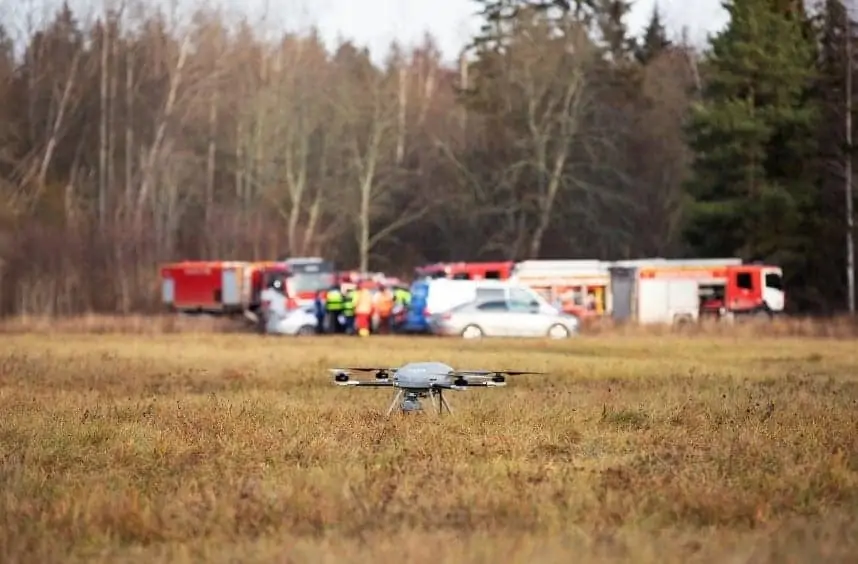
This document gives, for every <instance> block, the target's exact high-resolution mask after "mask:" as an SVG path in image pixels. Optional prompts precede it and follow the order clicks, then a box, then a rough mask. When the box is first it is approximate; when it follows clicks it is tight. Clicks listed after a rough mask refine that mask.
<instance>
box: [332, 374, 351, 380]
mask: <svg viewBox="0 0 858 564" xmlns="http://www.w3.org/2000/svg"><path fill="white" fill-rule="evenodd" d="M334 380H336V381H337V382H348V381H349V375H348V374H346V373H345V372H339V373H337V375H336V376H334Z"/></svg>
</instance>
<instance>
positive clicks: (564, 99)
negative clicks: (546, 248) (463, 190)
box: [508, 17, 594, 258]
mask: <svg viewBox="0 0 858 564" xmlns="http://www.w3.org/2000/svg"><path fill="white" fill-rule="evenodd" d="M559 25H562V27H563V30H562V31H563V33H562V35H561V36H560V37H553V36H552V35H553V34H552V32H551V27H550V25H549V23H548V22H547V21H546V20H539V19H537V20H536V21H535V22H532V23H530V25H529V26H528V27H529V29H527V30H522V31H521V32H520V33H521V34H522V35H521V39H520V40H518V41H516V42H515V44H514V45H513V47H512V48H511V49H510V51H509V53H510V54H509V57H510V59H511V61H510V66H511V69H510V72H509V74H508V77H509V78H508V80H509V83H508V86H509V88H510V92H511V93H512V94H513V95H514V96H520V100H521V104H522V106H523V108H522V109H523V114H524V122H525V127H526V131H527V137H526V138H525V140H523V141H522V145H523V148H524V156H523V159H524V160H526V161H527V163H528V169H529V172H530V174H529V175H528V177H529V178H531V179H532V180H533V185H532V186H531V191H530V195H531V197H532V198H533V200H534V204H535V208H536V210H535V211H536V214H535V226H534V229H533V230H532V234H531V235H530V236H529V239H530V241H529V243H528V255H529V256H530V257H531V258H537V257H538V256H539V252H540V249H541V246H542V239H543V237H544V236H545V232H546V230H547V229H548V226H549V224H550V222H551V219H552V216H553V215H554V206H555V203H556V201H557V199H558V197H559V194H560V192H561V191H562V190H564V189H567V188H573V187H574V186H575V178H574V170H575V165H574V163H572V162H570V160H571V159H572V158H573V156H574V155H573V154H572V152H571V151H572V149H573V147H574V146H575V145H576V144H578V145H580V144H581V142H582V141H583V142H584V143H586V142H587V140H586V139H582V137H583V136H585V135H586V132H585V131H584V126H583V122H584V119H583V116H584V112H586V111H587V88H586V87H587V71H588V68H589V67H590V65H591V62H592V60H593V56H594V50H593V49H591V44H590V40H589V38H588V37H587V35H586V30H585V29H584V28H583V26H581V25H580V24H579V23H578V22H576V21H574V20H571V19H569V18H568V17H567V18H564V19H563V20H561V22H560V24H559ZM528 36H529V37H534V38H538V40H531V41H528V40H526V39H524V38H525V37H528Z"/></svg>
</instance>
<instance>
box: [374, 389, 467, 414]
mask: <svg viewBox="0 0 858 564" xmlns="http://www.w3.org/2000/svg"><path fill="white" fill-rule="evenodd" d="M403 396H404V397H403ZM436 396H437V397H438V400H437V403H436V401H435V397H436ZM421 397H426V393H421V392H412V391H406V390H402V389H399V390H397V391H396V394H395V395H394V396H393V401H392V402H390V407H388V408H387V413H385V417H390V414H391V413H393V410H394V409H396V405H397V404H399V409H400V410H401V411H402V412H403V413H411V412H415V411H423V406H422V405H421V404H420V398H421ZM429 399H430V401H431V402H432V407H433V409H434V408H437V409H438V415H443V413H444V410H445V409H446V410H447V413H449V414H451V415H452V414H453V410H452V409H450V404H449V403H447V398H445V397H444V393H443V390H430V391H429Z"/></svg>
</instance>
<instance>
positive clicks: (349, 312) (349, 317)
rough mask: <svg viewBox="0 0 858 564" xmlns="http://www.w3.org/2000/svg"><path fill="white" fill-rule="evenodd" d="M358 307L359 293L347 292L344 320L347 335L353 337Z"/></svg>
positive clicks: (344, 304)
mask: <svg viewBox="0 0 858 564" xmlns="http://www.w3.org/2000/svg"><path fill="white" fill-rule="evenodd" d="M356 305H357V292H355V291H354V290H352V289H349V290H346V296H345V302H343V318H344V319H345V327H343V330H344V331H345V333H346V335H351V334H352V333H354V330H355V306H356Z"/></svg>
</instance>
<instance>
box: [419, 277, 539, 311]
mask: <svg viewBox="0 0 858 564" xmlns="http://www.w3.org/2000/svg"><path fill="white" fill-rule="evenodd" d="M428 286H429V287H428V289H427V292H426V305H425V309H424V315H426V316H427V317H428V316H430V315H435V314H438V313H443V312H445V311H448V310H450V309H452V308H454V307H456V306H459V305H462V304H466V303H468V302H473V301H475V300H479V301H488V300H492V301H494V300H512V301H517V302H523V303H531V302H536V303H538V304H539V305H540V307H543V306H548V307H549V308H550V307H551V305H550V304H548V302H546V301H545V298H543V297H542V296H541V295H540V294H539V293H537V292H536V291H535V290H533V289H531V288H529V287H528V286H524V285H521V284H518V283H515V282H510V281H508V280H449V279H446V278H437V279H433V280H430V281H428Z"/></svg>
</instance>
